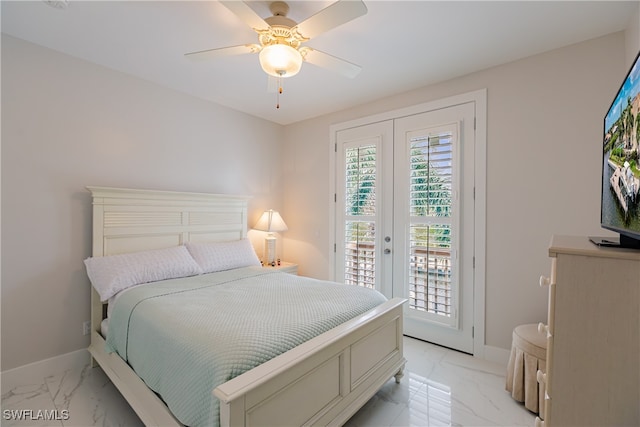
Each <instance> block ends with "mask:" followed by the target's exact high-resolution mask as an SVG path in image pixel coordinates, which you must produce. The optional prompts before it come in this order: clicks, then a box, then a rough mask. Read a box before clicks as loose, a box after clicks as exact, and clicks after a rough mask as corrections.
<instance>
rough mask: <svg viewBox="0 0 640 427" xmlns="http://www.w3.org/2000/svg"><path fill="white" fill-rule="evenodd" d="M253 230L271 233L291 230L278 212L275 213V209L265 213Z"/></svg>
mask: <svg viewBox="0 0 640 427" xmlns="http://www.w3.org/2000/svg"><path fill="white" fill-rule="evenodd" d="M253 228H254V229H256V230H260V231H269V232H273V231H275V232H279V231H287V230H288V229H289V228H288V227H287V224H285V223H284V220H283V219H282V217H281V216H280V214H279V213H278V211H274V210H273V209H269V210H268V211H264V213H263V214H262V216H261V217H260V219H259V220H258V222H256V225H254V226H253Z"/></svg>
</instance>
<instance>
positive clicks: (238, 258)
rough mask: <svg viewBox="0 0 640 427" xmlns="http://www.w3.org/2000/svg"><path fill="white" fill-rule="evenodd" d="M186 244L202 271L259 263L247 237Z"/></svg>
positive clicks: (229, 268) (208, 271)
mask: <svg viewBox="0 0 640 427" xmlns="http://www.w3.org/2000/svg"><path fill="white" fill-rule="evenodd" d="M186 246H187V249H188V250H189V253H191V256H192V257H193V259H195V260H196V262H197V263H198V265H199V266H200V268H202V271H203V272H204V273H213V272H215V271H222V270H231V269H232V268H240V267H249V266H252V265H260V260H259V259H258V256H257V255H256V252H255V251H254V250H253V246H252V245H251V242H250V241H249V239H240V240H233V241H230V242H211V243H192V242H187V243H186Z"/></svg>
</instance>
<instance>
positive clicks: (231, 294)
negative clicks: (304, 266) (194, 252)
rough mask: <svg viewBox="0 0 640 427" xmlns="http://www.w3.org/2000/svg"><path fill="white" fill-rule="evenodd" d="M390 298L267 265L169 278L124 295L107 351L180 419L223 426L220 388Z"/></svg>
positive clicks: (117, 306) (111, 326) (114, 317)
mask: <svg viewBox="0 0 640 427" xmlns="http://www.w3.org/2000/svg"><path fill="white" fill-rule="evenodd" d="M384 301H386V298H385V297H384V296H383V295H382V294H380V293H378V292H376V291H372V290H370V289H365V288H362V287H358V286H347V285H342V284H337V283H332V282H324V281H319V280H314V279H310V278H305V277H300V276H295V275H291V274H286V273H279V272H273V270H272V271H269V270H266V269H263V268H260V267H247V268H240V269H236V270H229V271H223V272H218V273H213V274H205V275H201V276H194V277H188V278H182V279H174V280H166V281H162V282H157V283H153V284H148V285H145V286H139V287H136V288H133V289H130V290H129V291H127V292H126V293H124V294H123V295H121V296H120V297H119V298H118V300H117V301H116V303H115V305H114V307H113V311H112V313H111V317H110V320H109V330H108V335H107V351H109V352H114V351H115V352H117V353H118V354H119V355H120V356H121V357H122V358H123V359H124V360H126V361H127V362H128V363H129V365H130V366H131V367H132V368H133V369H134V370H135V371H136V373H137V374H138V376H139V377H140V378H142V379H143V380H144V382H145V383H146V384H147V386H148V387H149V388H151V389H152V390H154V391H155V392H156V393H158V394H159V395H160V396H161V397H162V399H163V400H164V401H165V403H166V404H167V406H168V407H169V409H170V410H171V412H172V413H173V414H174V416H175V417H176V418H177V419H178V420H179V421H180V422H181V423H183V424H185V425H187V426H193V427H199V426H217V425H219V411H220V406H219V402H218V400H217V399H216V398H215V397H214V396H213V394H212V390H213V389H214V388H216V387H217V386H218V385H220V384H222V383H224V382H226V381H228V380H230V379H232V378H234V377H236V376H238V375H240V374H242V373H244V372H246V371H248V370H250V369H252V368H254V367H256V366H258V365H260V364H261V363H264V362H266V361H267V360H269V359H272V358H273V357H275V356H277V355H279V354H281V353H284V352H286V351H287V350H290V349H292V348H293V347H296V346H297V345H299V344H301V343H303V342H305V341H307V340H309V339H311V338H313V337H315V336H317V335H319V334H321V333H323V332H326V331H328V330H329V329H331V328H333V327H335V326H337V325H339V324H341V323H343V322H345V321H347V320H349V319H351V318H353V317H355V316H357V315H359V314H361V313H364V312H366V311H368V310H369V309H371V308H373V307H375V306H377V305H379V304H381V303H383V302H384Z"/></svg>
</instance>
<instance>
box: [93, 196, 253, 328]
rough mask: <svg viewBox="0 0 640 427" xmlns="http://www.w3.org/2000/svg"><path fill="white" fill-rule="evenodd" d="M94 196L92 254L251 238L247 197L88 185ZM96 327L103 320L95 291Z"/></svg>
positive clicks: (94, 321) (111, 253) (94, 316)
mask: <svg viewBox="0 0 640 427" xmlns="http://www.w3.org/2000/svg"><path fill="white" fill-rule="evenodd" d="M87 189H88V190H89V191H91V194H92V196H93V256H94V257H97V256H105V255H116V254H122V253H128V252H137V251H144V250H150V249H162V248H168V247H171V246H178V245H182V244H184V243H186V242H213V241H225V240H235V239H240V238H244V237H246V236H247V204H248V201H249V197H248V196H229V195H222V194H206V193H183V192H176V191H157V190H135V189H128V188H110V187H87ZM91 300H92V303H91V307H92V313H91V322H92V329H94V330H97V329H98V328H99V327H100V322H101V321H102V319H103V318H104V307H103V306H102V303H101V302H100V298H99V296H98V294H97V292H96V290H95V289H93V288H92V294H91Z"/></svg>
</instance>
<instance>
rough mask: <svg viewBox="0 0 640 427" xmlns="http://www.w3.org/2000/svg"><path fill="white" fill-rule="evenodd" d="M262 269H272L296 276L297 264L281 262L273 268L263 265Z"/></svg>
mask: <svg viewBox="0 0 640 427" xmlns="http://www.w3.org/2000/svg"><path fill="white" fill-rule="evenodd" d="M262 268H272V269H274V270H278V271H282V272H284V273H291V274H296V275H297V274H298V264H294V263H292V262H281V263H280V265H275V266H273V267H271V266H270V265H263V266H262Z"/></svg>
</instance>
